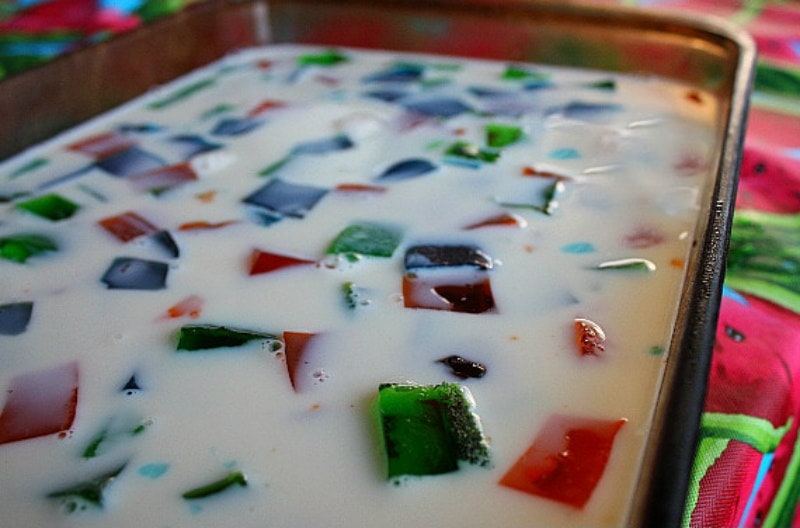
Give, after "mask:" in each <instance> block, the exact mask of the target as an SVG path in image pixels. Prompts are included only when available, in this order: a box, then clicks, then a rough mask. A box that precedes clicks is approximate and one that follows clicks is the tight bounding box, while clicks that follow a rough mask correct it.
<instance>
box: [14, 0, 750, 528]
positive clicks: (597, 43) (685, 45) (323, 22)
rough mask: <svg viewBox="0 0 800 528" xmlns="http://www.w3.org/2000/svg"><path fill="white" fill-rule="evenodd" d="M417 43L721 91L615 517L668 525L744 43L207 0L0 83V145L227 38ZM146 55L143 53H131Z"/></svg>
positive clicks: (687, 30)
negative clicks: (691, 233)
mask: <svg viewBox="0 0 800 528" xmlns="http://www.w3.org/2000/svg"><path fill="white" fill-rule="evenodd" d="M284 42H286V43H309V44H319V45H330V46H355V47H362V48H377V49H389V50H398V51H419V52H431V53H441V54H449V55H458V56H467V57H480V58H493V59H502V60H507V61H530V62H538V63H546V64H555V65H564V66H575V67H587V68H593V69H602V70H608V71H615V72H636V73H652V74H657V75H660V76H664V77H668V78H672V79H677V80H680V81H684V82H687V83H689V84H692V85H695V86H698V87H701V88H703V89H705V90H709V91H711V92H712V93H714V94H715V95H716V96H717V97H719V100H720V101H721V103H722V107H723V111H722V120H723V122H722V123H721V127H720V128H721V130H723V131H724V134H723V136H724V137H721V138H720V145H721V147H720V152H719V157H718V174H717V178H716V180H715V182H714V185H711V186H710V189H708V193H707V196H704V197H703V199H702V205H701V207H703V208H704V210H703V211H701V213H700V214H701V216H700V217H701V218H704V219H705V225H701V226H699V229H698V233H697V239H696V245H697V246H698V248H700V250H699V251H696V252H693V253H692V258H691V260H690V262H689V263H688V275H687V276H688V277H689V280H688V281H687V283H686V285H685V289H684V291H683V295H682V299H681V303H680V308H679V313H678V318H677V321H678V324H677V327H676V329H675V333H674V337H673V340H672V343H671V346H670V350H669V352H668V363H667V369H666V373H665V376H664V379H663V386H662V387H661V389H660V393H659V398H658V404H657V408H656V413H655V418H654V424H653V427H652V433H651V438H650V440H649V442H648V448H647V451H646V455H645V461H644V465H643V467H642V470H641V474H640V477H639V484H638V486H637V494H636V497H635V498H634V501H633V506H632V509H631V511H630V513H629V516H628V519H627V522H626V525H628V526H648V527H652V526H678V525H680V523H681V518H682V515H683V509H684V500H685V496H686V492H687V489H688V480H689V473H690V469H691V465H692V461H693V456H694V449H695V443H696V439H697V434H698V423H699V417H700V414H701V412H702V408H703V402H704V395H705V390H706V377H707V371H708V367H709V364H710V356H711V351H712V345H713V340H714V333H715V328H716V322H717V314H718V307H719V302H720V296H721V288H722V280H723V275H724V269H725V254H726V250H727V240H728V234H729V230H730V223H731V218H732V209H733V203H734V195H735V191H736V180H737V169H738V162H739V158H740V150H741V143H742V138H743V132H744V128H745V117H746V111H747V101H748V96H749V89H750V84H751V78H752V72H753V63H754V56H755V52H754V46H753V44H752V42H751V41H750V39H749V38H748V37H747V36H746V35H744V34H743V33H741V32H740V31H738V30H736V29H734V28H732V27H729V26H727V25H725V24H724V23H721V22H717V21H713V20H709V19H705V18H700V17H692V18H688V17H680V16H675V15H665V14H654V13H653V12H642V11H638V10H631V9H622V8H608V7H600V6H592V5H590V6H587V5H578V4H571V3H566V4H565V3H539V2H531V1H525V0H508V1H504V2H496V1H492V0H461V1H459V2H455V1H445V0H424V1H423V0H386V1H381V2H375V1H366V0H331V1H326V0H208V1H206V2H201V3H198V4H195V5H193V6H191V7H190V8H188V9H186V10H185V11H182V12H180V13H178V14H177V15H175V16H172V17H170V18H167V19H163V20H160V21H157V22H155V23H153V24H151V25H148V26H145V27H143V28H141V29H139V30H137V31H135V32H132V33H128V34H124V35H121V36H118V37H116V38H113V39H111V40H109V41H106V42H103V43H101V44H98V45H95V46H92V47H89V48H86V49H83V50H80V51H76V52H74V53H71V54H68V55H65V56H62V57H59V58H58V59H56V60H54V61H52V62H51V63H49V64H46V65H44V66H41V67H39V68H36V69H33V70H30V71H27V72H24V73H21V74H18V75H16V76H14V77H11V78H9V79H7V80H4V81H3V82H2V83H0V115H2V116H3V119H2V122H0V159H4V158H7V157H9V156H11V155H14V154H16V153H18V152H20V151H22V150H24V149H25V148H27V147H29V146H31V145H33V144H35V143H37V142H39V141H42V140H45V139H47V138H49V137H51V136H53V135H55V134H57V133H59V132H61V131H63V130H65V129H67V128H69V127H71V126H73V125H76V124H78V123H80V122H82V121H84V120H86V119H88V118H90V117H92V116H95V115H97V114H100V113H102V112H104V111H106V110H108V109H110V108H113V107H115V106H117V105H119V104H121V103H123V102H125V101H127V100H130V99H132V98H134V97H136V96H138V95H140V94H143V93H145V92H147V91H148V90H150V89H152V88H153V87H155V86H157V85H160V84H163V83H165V82H167V81H169V80H171V79H174V78H176V77H178V76H180V75H181V74H184V73H186V72H188V71H191V70H193V69H195V68H197V67H200V66H202V65H205V64H207V63H209V62H211V61H213V60H216V59H218V58H220V57H223V56H225V55H226V54H228V53H230V52H231V51H233V50H236V49H239V48H243V47H248V46H255V45H263V44H268V43H284ZM144 58H146V60H145V59H144Z"/></svg>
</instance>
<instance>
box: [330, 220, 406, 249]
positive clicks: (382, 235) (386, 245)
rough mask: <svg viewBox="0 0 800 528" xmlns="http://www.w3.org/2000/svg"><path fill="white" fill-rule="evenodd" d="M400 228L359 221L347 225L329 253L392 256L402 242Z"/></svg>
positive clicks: (332, 244) (334, 241) (332, 243)
mask: <svg viewBox="0 0 800 528" xmlns="http://www.w3.org/2000/svg"><path fill="white" fill-rule="evenodd" d="M401 237H402V235H401V233H400V230H399V229H396V228H394V227H391V226H385V225H379V224H371V223H358V224H351V225H349V226H347V227H346V228H345V229H344V230H343V231H342V232H341V233H339V234H338V235H337V236H336V238H335V239H334V240H333V242H331V245H330V246H328V249H327V253H328V254H329V255H343V254H344V255H353V254H355V255H365V256H370V257H386V258H388V257H391V256H392V254H393V253H394V250H395V249H397V246H398V245H399V244H400V240H401Z"/></svg>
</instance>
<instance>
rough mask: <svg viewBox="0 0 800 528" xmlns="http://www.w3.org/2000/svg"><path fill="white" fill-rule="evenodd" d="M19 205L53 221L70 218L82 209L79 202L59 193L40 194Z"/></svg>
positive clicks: (20, 207) (18, 205)
mask: <svg viewBox="0 0 800 528" xmlns="http://www.w3.org/2000/svg"><path fill="white" fill-rule="evenodd" d="M17 207H18V208H19V209H23V210H25V211H28V212H29V213H33V214H35V215H36V216H40V217H42V218H46V219H48V220H51V221H53V222H58V221H59V220H65V219H67V218H70V217H72V216H73V215H74V214H75V213H76V212H77V211H78V209H80V206H79V205H78V204H76V203H74V202H72V201H70V200H67V199H66V198H64V197H63V196H60V195H58V194H45V195H42V196H38V197H36V198H32V199H30V200H26V201H24V202H20V203H18V204H17Z"/></svg>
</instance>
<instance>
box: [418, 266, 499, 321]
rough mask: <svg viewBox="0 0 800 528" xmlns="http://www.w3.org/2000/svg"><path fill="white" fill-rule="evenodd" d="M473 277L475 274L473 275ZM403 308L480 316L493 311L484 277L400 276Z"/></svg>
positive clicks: (490, 290) (488, 282)
mask: <svg viewBox="0 0 800 528" xmlns="http://www.w3.org/2000/svg"><path fill="white" fill-rule="evenodd" d="M475 275H477V274H475ZM403 305H404V306H405V307H406V308H424V309H428V310H443V311H448V312H459V313H470V314H480V313H485V312H491V311H493V310H494V308H495V302H494V295H493V293H492V286H491V283H490V281H489V279H488V277H486V276H473V277H463V276H461V274H457V275H456V276H448V275H447V274H439V273H436V274H432V275H427V274H426V275H425V276H423V275H422V274H418V275H415V274H410V273H409V274H406V275H404V276H403Z"/></svg>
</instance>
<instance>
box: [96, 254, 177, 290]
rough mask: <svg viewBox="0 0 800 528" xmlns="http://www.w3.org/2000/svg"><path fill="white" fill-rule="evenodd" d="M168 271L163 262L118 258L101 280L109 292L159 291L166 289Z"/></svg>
mask: <svg viewBox="0 0 800 528" xmlns="http://www.w3.org/2000/svg"><path fill="white" fill-rule="evenodd" d="M168 270H169V266H168V265H167V264H166V263H164V262H158V261H153V260H144V259H138V258H132V257H119V258H116V259H114V261H113V262H112V263H111V266H109V268H108V269H107V270H106V272H105V274H104V275H103V278H102V279H101V280H102V282H103V283H105V284H106V286H108V288H109V289H111V290H161V289H163V288H165V287H166V282H167V272H168Z"/></svg>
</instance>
